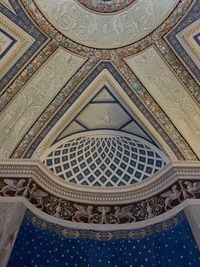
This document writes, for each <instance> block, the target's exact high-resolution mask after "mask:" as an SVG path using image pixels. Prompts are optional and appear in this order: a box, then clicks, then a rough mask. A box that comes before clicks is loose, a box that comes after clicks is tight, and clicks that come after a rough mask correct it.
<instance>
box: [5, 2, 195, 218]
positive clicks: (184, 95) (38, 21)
mask: <svg viewBox="0 0 200 267" xmlns="http://www.w3.org/2000/svg"><path fill="white" fill-rule="evenodd" d="M0 21H1V23H0V111H1V112H0V158H1V162H2V163H1V166H4V165H5V166H6V168H7V171H6V172H4V171H3V168H2V170H1V171H2V174H1V176H2V177H3V176H4V178H5V179H4V180H2V182H1V191H0V194H1V195H2V196H6V195H7V192H8V195H10V196H13V192H17V193H16V195H18V196H22V195H23V196H25V197H27V199H29V200H30V201H31V193H30V192H32V193H33V195H34V192H37V193H36V195H37V194H39V192H40V193H41V194H42V192H43V194H42V195H41V199H40V200H39V198H40V197H38V195H37V196H36V195H34V196H35V198H34V197H33V199H37V201H38V202H37V201H35V202H34V201H33V205H35V206H36V207H39V208H40V209H42V210H43V208H44V210H43V211H45V212H46V213H48V212H47V206H46V205H47V204H46V205H44V204H43V203H42V202H41V201H43V198H44V199H45V197H46V198H48V197H49V198H51V197H50V195H49V194H50V193H49V192H50V191H51V190H50V191H48V193H46V191H45V190H47V189H44V188H45V186H47V188H51V186H52V183H55V184H56V186H58V187H59V189H57V190H58V191H56V190H55V191H54V192H53V194H54V196H55V195H56V197H58V198H59V194H60V193H61V191H62V189H61V188H62V187H63V188H65V189H66V191H67V190H68V188H70V190H71V189H73V190H74V192H76V190H77V199H76V193H73V194H71V196H70V194H69V195H68V196H67V193H63V192H64V191H63V192H62V194H61V195H62V197H63V198H64V199H65V200H66V199H67V200H69V201H71V202H69V203H68V204H67V205H69V206H70V205H72V203H73V201H75V202H76V204H75V205H76V206H73V208H72V206H70V207H71V210H70V212H71V215H70V216H68V217H67V218H70V220H72V218H74V217H73V216H75V214H76V212H78V211H80V210H81V208H80V203H79V202H81V201H82V202H85V203H87V207H90V204H91V203H93V202H95V201H102V200H103V197H102V199H101V198H99V199H98V197H99V196H100V195H101V193H102V194H103V193H105V192H106V194H109V192H111V195H112V194H113V197H114V198H115V197H116V196H117V194H118V196H120V194H121V196H122V199H121V201H122V202H123V201H124V200H123V198H124V197H125V194H126V192H127V191H126V190H128V191H129V190H130V192H131V194H132V196H133V195H134V193H133V192H134V190H136V189H137V185H136V187H134V186H135V185H134V184H135V183H137V182H139V184H140V185H139V188H140V189H141V190H143V189H142V188H143V185H144V188H145V186H146V185H148V184H151V181H152V188H153V183H154V182H156V183H157V181H158V184H159V177H161V178H162V179H164V178H163V177H164V175H166V173H164V172H165V170H173V171H174V169H173V164H174V162H176V163H175V164H183V165H184V164H186V165H184V166H186V167H188V168H189V169H187V168H186V167H185V168H186V169H187V171H188V172H189V173H190V167H189V165H188V164H189V163H191V162H194V163H191V164H196V165H195V166H197V167H196V168H197V169H198V164H199V163H198V161H199V159H200V109H199V104H200V87H199V84H200V56H199V55H200V1H199V0H162V1H160V0H151V1H149V0H125V1H122V0H110V1H107V0H100V1H97V0H94V1H88V0H60V1H55V0H1V3H0ZM82 147H84V149H82ZM66 148H67V149H66ZM104 154H105V155H104ZM74 155H75V156H74ZM90 155H92V156H91V159H90ZM144 155H145V156H144ZM79 157H80V160H78V158H79ZM74 158H75V159H76V162H75V161H73V160H74ZM132 159H134V160H132ZM158 161H160V163H158ZM42 162H44V163H45V164H46V167H45V164H43V163H42ZM9 164H10V165H9ZM29 164H30V168H28V167H24V166H29ZM84 164H86V165H87V166H85V165H84ZM33 165H34V166H37V168H36V169H37V171H35V174H34V171H33V169H34V168H35V167H33ZM165 165H167V166H166V167H164V166H165ZM16 166H21V168H22V170H23V168H25V169H24V176H25V178H24V179H25V180H24V181H22V183H21V185H20V184H19V185H16V181H14V180H13V179H15V178H17V179H22V177H21V176H22V173H20V171H19V173H18V177H14V174H13V173H12V169H15V170H16V169H17V168H18V167H16ZM177 166H179V165H177ZM181 166H182V165H181ZM163 167H164V169H163ZM166 168H169V169H166ZM29 170H31V175H30V174H29ZM162 171H163V172H162ZM198 171H199V170H198ZM38 172H39V173H40V174H37V173H38ZM157 172H158V173H157ZM5 173H7V176H5ZM42 173H43V175H44V177H45V178H44V177H43V176H42ZM133 173H134V174H133ZM138 173H139V174H138ZM154 173H157V174H156V175H157V177H158V178H157V177H156V175H154ZM181 175H182V174H180V175H176V177H175V176H174V177H173V175H172V173H170V171H169V173H168V177H170V178H169V180H170V179H171V180H170V181H172V180H173V183H174V184H175V185H174V188H172V192H174V191H173V190H175V191H176V190H179V191H180V192H183V191H184V190H186V187H187V185H188V184H187V183H180V182H178V180H179V179H181ZM184 175H185V174H184ZM191 175H192V176H193V175H194V178H195V179H197V177H196V173H195V174H191ZM154 176H155V177H154ZM13 177H14V178H13ZM34 177H37V178H34ZM38 177H40V178H41V177H43V178H41V179H40V178H38ZM47 177H49V185H48V178H47ZM32 178H33V179H35V180H34V183H33V181H32V180H31V181H30V179H32ZM146 178H147V181H146ZM161 178H160V184H159V186H158V187H159V190H160V192H161V191H162V192H163V191H166V190H167V188H168V191H169V189H170V188H171V187H170V186H171V185H172V182H170V183H169V184H168V185H167V182H166V183H165V185H164V187H165V188H162V182H161V181H162V179H161ZM190 178H191V177H190ZM37 179H38V180H37ZM156 179H157V180H156ZM185 179H188V176H187V175H186V178H185ZM143 180H145V181H143ZM14 182H15V185H14ZM17 183H20V181H18V180H17ZM23 183H24V184H26V186H27V188H29V191H27V192H25V191H23V189H22V188H23ZM70 183H71V184H70ZM88 185H89V187H90V188H87V187H88ZM120 185H121V188H120V189H119V188H118V187H120ZM9 186H10V187H9ZM16 186H18V187H16ZM56 186H55V188H56ZM95 186H96V187H101V188H98V189H97V188H95ZM181 186H182V187H183V188H182V189H181ZM5 187H6V188H7V189H5ZM104 187H112V188H106V190H105V188H104ZM113 187H114V188H115V187H116V191H114V190H115V189H114V188H113ZM39 188H40V189H39ZM123 188H124V189H123ZM134 188H136V189H134ZM65 189H64V190H65ZM161 189H162V190H161ZM17 190H18V191H17ZM20 190H22V191H20ZM27 190H28V189H27ZM31 190H32V191H31ZM37 190H40V191H37ZM48 190H49V189H48ZM59 190H61V191H59ZM84 190H85V192H86V198H84V197H82V199H81V197H80V196H79V193H80V192H83V191H84ZM96 190H97V191H96ZM98 190H99V191H98ZM104 190H105V192H104ZM109 190H111V191H109ZM123 190H124V191H123ZM152 190H153V189H152ZM170 190H171V189H170ZM181 190H183V191H181ZM44 191H45V192H44ZM168 191H167V192H168ZM152 192H153V191H151V190H150V191H149V193H150V194H151V193H152ZM154 192H157V193H158V191H156V190H155V191H154ZM18 193H19V194H18ZM51 193H52V191H51ZM93 193H95V194H96V193H97V195H98V197H97V196H96V199H95V197H93V195H92V194H93ZM90 194H91V195H90ZM182 194H183V198H182V200H184V199H185V196H184V193H182ZM39 195H40V194H39ZM47 196H48V197H47ZM189 196H190V195H189ZM105 197H106V198H105V199H104V201H105V202H106V205H109V199H108V197H107V196H106V195H105ZM145 197H146V198H148V194H147V195H146V196H145ZM191 197H193V195H191ZM195 197H197V195H195ZM114 198H113V201H116V203H117V198H116V199H115V200H114ZM131 199H132V201H133V198H131V197H130V198H129V200H127V201H124V202H123V203H122V202H120V197H119V199H118V203H119V204H121V205H122V204H123V205H124V204H130V202H131ZM165 199H166V197H165V196H164V195H162V201H164V202H162V201H161V202H162V203H161V202H159V201H160V200H155V201H154V204H155V203H157V204H156V205H157V206H159V207H160V208H161V210H162V212H165V211H166V210H165V208H166V207H165V204H164V203H165ZM182 200H181V201H182ZM63 201H64V200H62V201H61V200H60V202H59V200H57V202H56V203H57V204H56V205H57V206H58V207H59V205H65V204H63V203H64V202H63ZM90 201H91V203H90ZM110 201H111V202H112V199H110ZM134 201H136V199H135V200H134ZM156 201H157V202H156ZM178 201H179V200H178ZM181 201H180V202H181ZM59 203H60V204H59ZM137 203H138V202H137ZM158 203H159V204H158ZM178 203H179V202H178ZM178 203H176V205H178ZM54 204H55V203H54ZM88 205H89V206H88ZM91 205H92V204H91ZM131 205H132V204H131ZM137 205H139V204H137ZM145 205H146V207H147V208H148V205H150V204H149V202H148V201H147V202H146V204H145ZM41 206H42V207H41ZM128 207H129V208H130V210H131V208H132V207H131V206H128ZM54 208H55V207H54ZM95 209H96V211H97V210H98V209H97V208H95ZM115 211H116V210H115ZM80 212H81V211H80ZM87 212H90V211H87ZM87 212H86V213H87ZM102 212H103V211H102ZM105 212H109V211H108V210H107V211H105ZM110 212H111V213H113V212H114V206H112V207H111V208H110ZM128 212H129V210H128ZM159 212H160V211H159ZM159 212H154V214H153V215H152V216H156V215H158V214H160V213H159ZM48 214H51V215H53V214H54V213H53V211H51V212H49V213H48ZM147 217H148V216H146V217H145V216H144V218H143V219H145V218H147ZM77 218H78V217H77ZM86 218H87V216H86ZM131 220H132V219H131ZM138 220H140V219H138ZM141 220H142V219H141ZM77 221H79V220H78V219H77ZM80 221H82V220H80ZM84 222H88V221H87V219H85V220H84ZM125 222H127V220H126V219H124V218H122V220H121V221H120V223H125ZM104 223H105V222H104Z"/></svg>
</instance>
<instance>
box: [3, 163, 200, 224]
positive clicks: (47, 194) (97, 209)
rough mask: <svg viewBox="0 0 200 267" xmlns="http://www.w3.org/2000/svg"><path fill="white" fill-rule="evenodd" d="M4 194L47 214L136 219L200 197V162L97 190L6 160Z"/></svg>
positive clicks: (96, 220)
mask: <svg viewBox="0 0 200 267" xmlns="http://www.w3.org/2000/svg"><path fill="white" fill-rule="evenodd" d="M0 196H1V197H3V199H6V198H7V199H8V200H9V199H13V197H15V198H16V200H18V201H19V199H21V200H22V201H23V200H25V199H26V201H28V202H30V203H31V204H32V205H33V206H35V208H37V209H39V210H40V211H43V212H44V213H46V214H47V215H51V216H53V217H56V218H60V219H63V220H66V221H68V222H70V221H71V222H76V223H83V224H85V223H89V224H99V225H104V224H106V225H113V224H117V225H118V224H127V223H131V222H134V223H135V222H140V221H145V220H148V219H152V218H154V217H156V216H159V215H162V214H164V213H166V212H168V211H170V210H172V209H174V208H176V206H179V205H180V204H182V203H183V202H185V200H187V199H198V198H200V162H191V163H188V162H187V163H186V162H178V163H173V164H171V165H168V166H167V167H166V168H165V169H163V170H162V171H161V172H159V173H158V174H157V175H155V177H153V178H151V179H150V180H146V181H144V182H141V183H138V184H136V185H134V186H132V187H128V188H117V189H115V188H109V189H107V188H106V189H100V188H99V189H98V190H97V189H92V188H86V187H81V186H80V187H79V186H72V185H69V184H67V183H65V182H63V181H59V180H58V179H57V178H56V179H55V177H54V175H53V174H51V173H50V172H48V171H47V170H46V169H45V167H44V166H43V165H42V163H40V162H37V161H30V160H7V161H6V160H5V161H1V162H0Z"/></svg>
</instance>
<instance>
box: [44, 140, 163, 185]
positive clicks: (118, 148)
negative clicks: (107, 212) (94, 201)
mask: <svg viewBox="0 0 200 267" xmlns="http://www.w3.org/2000/svg"><path fill="white" fill-rule="evenodd" d="M62 141H64V140H62ZM142 141H143V140H142V138H138V137H137V136H134V138H133V136H131V138H130V137H127V136H110V137H109V136H106V137H102V136H101V137H96V136H82V137H77V138H74V139H71V140H69V141H66V140H65V142H63V143H62V144H61V145H58V146H57V147H56V148H54V149H53V150H52V151H51V152H50V153H49V154H48V155H47V156H46V158H44V161H43V162H44V164H45V165H46V166H47V167H48V169H49V170H51V171H52V172H53V173H55V174H57V175H58V176H59V177H60V178H62V179H64V180H66V181H68V182H71V183H75V184H79V185H87V186H96V187H117V186H128V185H130V184H134V183H136V182H140V181H143V180H145V179H146V178H148V177H149V176H151V175H153V174H154V173H156V172H157V171H158V170H160V169H161V168H162V167H163V166H164V165H166V162H167V161H168V160H167V158H166V156H165V155H164V153H163V152H162V151H160V150H159V149H158V148H157V147H155V146H154V145H152V144H151V143H150V142H147V141H145V140H144V142H142ZM54 147H55V145H54Z"/></svg>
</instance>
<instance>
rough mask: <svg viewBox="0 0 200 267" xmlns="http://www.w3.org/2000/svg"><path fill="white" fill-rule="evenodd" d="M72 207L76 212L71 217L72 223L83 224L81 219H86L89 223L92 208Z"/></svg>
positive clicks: (91, 216) (75, 205)
mask: <svg viewBox="0 0 200 267" xmlns="http://www.w3.org/2000/svg"><path fill="white" fill-rule="evenodd" d="M74 207H75V208H76V209H77V211H76V212H75V214H74V216H73V217H72V221H74V222H75V221H78V222H83V221H82V219H81V218H86V219H88V223H90V222H91V219H92V218H93V206H88V207H84V206H79V205H77V204H74Z"/></svg>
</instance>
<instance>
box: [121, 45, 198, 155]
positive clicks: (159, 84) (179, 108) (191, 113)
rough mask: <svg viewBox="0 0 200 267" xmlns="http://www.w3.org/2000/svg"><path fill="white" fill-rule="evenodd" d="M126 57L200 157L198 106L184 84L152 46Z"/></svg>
mask: <svg viewBox="0 0 200 267" xmlns="http://www.w3.org/2000/svg"><path fill="white" fill-rule="evenodd" d="M126 61H127V63H128V64H129V66H130V67H131V69H132V70H133V71H134V72H135V74H136V75H137V76H138V77H139V79H140V80H141V81H142V83H143V84H144V85H145V87H146V88H147V90H148V91H149V92H150V94H151V95H152V96H153V97H154V98H155V100H156V101H157V102H158V103H159V104H160V106H161V107H162V108H163V110H164V111H165V112H166V114H167V115H168V116H169V118H170V119H171V120H172V122H173V123H174V124H175V125H176V127H177V129H178V130H179V131H180V133H181V134H182V135H183V137H184V138H185V139H186V140H187V142H188V143H189V144H190V146H191V148H192V149H193V150H194V151H195V153H196V154H197V155H198V157H199V158H200V109H199V107H198V105H197V104H196V102H195V101H194V100H193V99H192V97H191V96H190V95H189V93H188V92H187V91H186V89H185V88H184V86H183V85H182V84H181V83H180V82H179V80H178V79H177V78H176V76H175V75H174V73H173V72H172V71H171V70H170V68H169V67H168V66H167V65H166V63H165V62H164V61H163V59H162V58H161V57H160V55H159V54H158V52H157V51H156V50H155V49H154V48H153V47H151V48H149V49H147V50H145V51H144V52H142V53H140V54H139V55H137V56H135V57H130V58H127V59H126Z"/></svg>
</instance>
